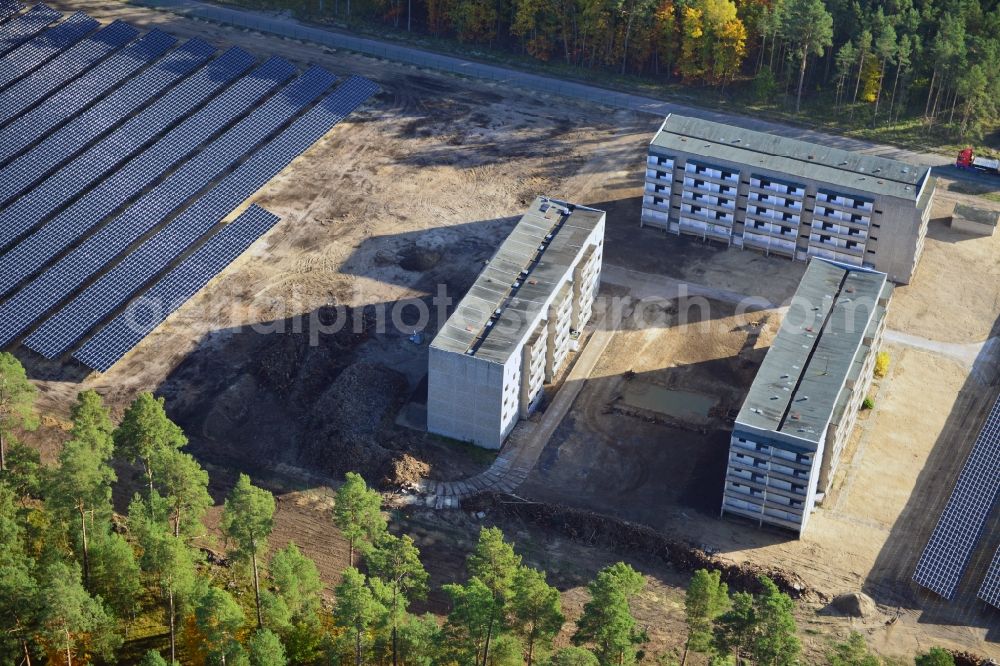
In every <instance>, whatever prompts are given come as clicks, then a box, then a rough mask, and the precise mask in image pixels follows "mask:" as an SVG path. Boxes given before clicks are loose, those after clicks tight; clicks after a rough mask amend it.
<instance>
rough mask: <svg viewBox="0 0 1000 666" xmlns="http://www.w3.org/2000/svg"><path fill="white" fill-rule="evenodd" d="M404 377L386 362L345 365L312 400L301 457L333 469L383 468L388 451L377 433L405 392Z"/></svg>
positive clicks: (302, 441)
mask: <svg viewBox="0 0 1000 666" xmlns="http://www.w3.org/2000/svg"><path fill="white" fill-rule="evenodd" d="M406 388H407V382H406V377H404V376H403V375H402V374H400V373H398V372H396V371H395V370H392V369H391V368H387V367H385V366H383V365H375V364H371V363H355V364H353V365H350V366H348V367H347V368H345V369H344V370H343V371H342V372H341V373H340V374H339V375H338V376H337V378H336V379H334V380H333V382H331V383H330V384H329V386H328V387H327V388H326V390H324V391H323V392H322V393H320V394H319V397H318V398H317V399H316V401H315V402H314V403H313V405H312V409H311V413H310V416H309V419H308V421H307V423H306V426H305V428H304V429H303V433H302V439H301V440H300V441H301V450H300V451H299V455H300V458H301V459H302V460H303V461H308V462H309V463H310V464H316V463H319V465H320V466H322V467H323V468H324V469H326V470H328V471H329V472H333V473H339V472H343V471H347V470H370V471H375V470H378V469H381V468H382V467H383V465H385V464H386V463H387V462H388V460H389V458H390V455H391V454H390V452H389V451H387V450H386V449H385V448H383V447H382V446H381V445H380V443H379V442H378V438H377V436H378V434H379V432H380V431H381V430H382V427H383V426H384V425H385V422H386V420H387V419H389V418H391V417H392V415H393V414H394V413H395V410H396V408H397V407H398V406H399V403H400V401H401V400H402V398H403V396H404V395H405V392H406Z"/></svg>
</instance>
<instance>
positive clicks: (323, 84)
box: [0, 68, 334, 358]
mask: <svg viewBox="0 0 1000 666" xmlns="http://www.w3.org/2000/svg"><path fill="white" fill-rule="evenodd" d="M333 78H334V77H333V75H331V74H329V73H328V72H325V71H324V70H322V69H319V68H312V69H310V70H309V71H308V72H306V73H305V74H303V75H302V76H301V77H300V78H299V79H296V80H295V81H293V82H292V83H290V84H288V85H287V86H285V88H284V89H283V90H282V91H281V92H280V93H279V94H277V95H275V96H274V97H272V98H271V99H269V100H268V101H267V102H266V103H264V104H262V105H260V106H259V107H257V108H256V109H254V110H253V111H252V112H251V113H250V115H248V116H247V117H246V118H244V119H243V120H242V121H240V122H239V123H237V124H236V125H234V126H233V127H231V128H230V129H229V130H227V131H226V132H225V133H224V134H223V135H222V136H220V137H219V138H218V139H216V140H215V141H214V142H213V143H212V144H210V145H209V146H208V147H207V148H205V149H204V150H202V151H201V152H199V153H198V155H197V156H195V157H194V158H192V159H191V160H190V161H188V162H187V163H185V164H184V165H183V166H182V167H181V168H180V169H178V170H177V171H176V172H174V173H173V174H171V176H170V177H169V178H168V179H167V180H165V181H163V182H162V183H161V184H160V185H158V186H157V187H156V188H155V189H153V190H152V191H150V192H149V193H147V194H146V195H144V196H143V197H142V198H141V199H140V200H139V201H137V202H136V203H135V204H133V205H132V206H131V207H130V208H129V209H128V210H127V211H126V212H125V213H123V214H122V215H120V216H118V217H117V218H115V219H114V220H113V221H112V222H111V223H109V224H108V225H106V226H105V227H104V228H102V229H101V230H100V231H98V232H97V233H96V234H94V235H93V236H91V237H90V238H88V239H87V240H86V241H84V242H83V243H82V244H80V245H79V246H78V247H77V248H75V249H74V250H73V252H72V253H71V254H69V255H67V256H66V257H64V258H63V259H61V260H60V261H59V262H58V263H56V264H55V265H54V266H53V267H52V268H50V269H49V270H48V271H46V272H45V273H44V274H43V275H42V276H40V277H39V278H38V279H37V280H35V281H33V282H32V283H31V284H29V285H28V286H26V287H25V288H24V289H22V290H21V291H20V292H18V294H17V295H16V296H15V297H14V298H13V299H11V301H9V303H7V304H5V305H4V306H0V322H3V321H5V318H6V317H7V316H8V313H7V311H6V310H5V307H6V305H12V306H15V304H16V306H17V309H16V310H15V311H16V314H15V315H14V316H15V317H17V318H18V319H20V321H22V322H28V323H31V322H30V321H29V319H31V321H34V318H37V317H38V316H39V315H41V314H43V313H44V312H45V311H46V310H47V309H48V308H51V307H52V306H54V305H56V303H58V302H59V300H61V299H62V298H65V297H67V296H69V295H70V294H72V292H73V291H74V290H75V289H76V288H77V287H79V286H80V285H81V284H83V283H84V282H85V281H87V280H88V279H90V278H91V277H93V276H94V274H95V271H97V270H99V269H100V268H101V267H103V266H104V265H106V264H108V263H109V262H110V261H112V260H113V259H114V258H115V257H116V256H118V255H119V254H120V253H121V252H122V251H123V250H125V249H126V248H127V247H128V246H129V245H130V244H131V243H133V242H135V241H137V240H139V238H140V237H141V236H142V235H143V234H144V233H146V232H148V231H151V230H152V229H153V228H154V227H155V226H156V225H158V224H160V223H162V222H164V221H165V220H166V219H167V218H168V217H169V216H170V215H171V214H172V213H173V212H175V211H176V210H177V209H178V208H179V207H180V206H181V205H182V204H183V203H184V202H185V201H187V200H188V199H189V198H190V197H192V196H194V195H195V194H197V193H198V192H199V191H200V190H201V189H202V188H203V187H204V186H205V185H207V184H208V183H209V182H211V181H212V180H214V179H215V178H217V177H219V176H221V175H222V174H223V173H224V172H225V171H226V170H227V169H228V168H230V167H231V166H232V165H233V164H234V163H235V162H236V161H238V160H239V159H240V158H242V157H244V156H245V155H248V154H249V152H250V151H251V150H252V149H253V147H254V146H256V145H257V144H258V143H259V142H260V141H262V140H264V139H265V138H267V137H268V136H269V135H270V134H272V133H273V132H274V131H275V130H276V129H278V128H279V127H280V126H281V125H282V124H283V123H284V122H286V121H287V120H289V119H290V118H291V117H292V116H294V115H295V114H296V113H297V112H299V111H301V109H302V107H304V106H305V105H306V104H308V103H309V102H311V101H312V100H314V99H316V98H317V97H319V95H320V94H322V92H323V91H324V90H326V89H327V88H329V87H330V84H331V83H333ZM244 198H245V197H244ZM203 201H204V199H201V200H199V201H198V202H197V203H195V204H194V206H192V207H191V208H190V209H189V210H188V211H187V212H186V213H185V215H188V214H190V213H191V211H193V210H195V209H196V208H198V207H199V206H201V205H202V202H203ZM232 208H233V207H230V208H229V209H227V211H226V212H228V211H230V210H232ZM217 221H218V219H216V220H213V222H217ZM174 224H176V222H174ZM192 240H193V239H192ZM119 268H120V267H119ZM116 270H117V269H116ZM109 275H110V274H109ZM105 277H107V276H105ZM86 295H87V292H84V294H81V297H80V298H83V297H84V296H86ZM79 300H80V299H79V298H78V299H77V301H76V302H74V305H76V304H77V302H78V301H79ZM88 305H89V306H90V307H92V308H99V307H101V305H100V303H97V304H94V303H90V304H87V305H83V306H77V307H76V308H75V309H66V310H64V311H62V312H60V313H59V314H58V315H56V317H54V318H53V319H50V320H49V321H47V322H46V323H45V324H44V325H42V326H41V327H40V328H39V329H38V330H37V331H35V333H34V334H33V335H32V336H31V337H29V338H28V339H27V340H26V342H25V344H26V346H27V347H28V348H29V349H31V350H33V351H36V352H38V353H40V354H42V355H43V356H45V357H46V358H52V357H53V355H55V354H57V353H61V352H63V351H65V350H66V348H67V347H68V345H69V344H70V343H72V342H75V341H76V339H77V338H76V337H72V335H73V334H74V333H82V331H80V328H79V327H80V323H81V322H80V321H76V322H73V321H68V320H71V319H72V317H73V314H74V312H76V313H80V314H82V313H81V312H80V310H82V309H86V308H87V307H88ZM86 330H87V329H86V328H84V329H83V331H86Z"/></svg>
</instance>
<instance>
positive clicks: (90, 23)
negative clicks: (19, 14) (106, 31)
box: [0, 12, 100, 89]
mask: <svg viewBox="0 0 1000 666" xmlns="http://www.w3.org/2000/svg"><path fill="white" fill-rule="evenodd" d="M98 25H100V24H99V23H98V22H97V21H95V20H94V19H92V18H90V17H89V16H87V15H86V14H84V13H82V12H77V13H76V14H73V15H72V16H70V17H69V18H68V19H66V20H65V21H63V22H62V23H60V24H59V25H57V26H55V27H54V28H49V29H48V30H46V31H44V32H42V33H41V34H39V35H37V36H35V37H34V38H32V39H31V40H29V41H27V42H25V43H24V44H22V45H21V46H19V47H17V48H16V49H14V50H13V51H11V52H10V53H8V54H7V57H6V58H4V59H3V60H0V89H2V88H4V87H5V86H8V85H10V84H11V83H13V82H14V81H16V80H17V79H19V78H21V77H22V76H24V75H25V74H27V73H28V72H31V71H32V70H34V69H37V68H38V67H40V66H41V65H43V64H45V63H46V62H48V61H49V60H50V59H51V58H53V57H55V56H57V55H58V54H59V53H60V52H62V51H64V50H65V49H68V48H69V47H70V46H72V45H73V44H76V43H77V42H78V41H80V40H81V39H83V38H84V37H86V36H87V35H88V34H90V33H91V32H93V31H94V30H96V29H97V26H98Z"/></svg>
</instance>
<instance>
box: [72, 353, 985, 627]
mask: <svg viewBox="0 0 1000 666" xmlns="http://www.w3.org/2000/svg"><path fill="white" fill-rule="evenodd" d="M88 367H89V366H88ZM978 596H979V598H980V599H982V600H983V601H985V602H986V603H988V604H989V605H991V606H993V607H994V608H1000V548H997V550H996V552H995V553H993V561H992V562H990V568H989V570H988V571H987V572H986V578H984V579H983V584H982V586H981V587H980V588H979V595H978Z"/></svg>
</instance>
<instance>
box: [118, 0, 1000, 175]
mask: <svg viewBox="0 0 1000 666" xmlns="http://www.w3.org/2000/svg"><path fill="white" fill-rule="evenodd" d="M132 1H133V2H134V3H135V4H140V5H143V6H146V7H153V8H156V9H162V10H165V11H169V12H172V13H176V14H182V15H185V16H192V17H196V18H201V19H205V20H209V21H215V22H218V23H224V24H229V25H235V26H239V27H243V28H249V29H252V30H257V31H259V32H266V33H271V34H275V35H279V36H282V37H290V38H293V39H299V40H302V41H307V42H312V43H315V44H318V45H321V46H325V47H328V48H335V49H344V50H348V51H354V52H357V53H364V54H367V55H371V56H376V57H379V58H385V59H387V60H393V61H396V62H401V63H406V64H410V65H416V66H418V67H424V68H428V69H436V70H440V71H445V72H451V73H454V74H460V75H463V76H469V77H473V78H479V79H486V80H489V81H494V82H496V83H499V84H503V85H512V86H518V87H520V88H526V89H529V90H534V91H538V92H543V93H550V94H557V95H563V96H566V97H571V98H574V99H579V100H585V101H591V102H595V103H598V104H603V105H606V106H611V107H616V108H620V109H627V110H630V111H635V112H639V113H648V114H652V115H655V116H660V117H662V116H666V115H667V114H668V113H678V114H681V115H694V116H698V117H701V118H706V119H709V120H715V121H718V122H723V123H728V124H730V125H736V126H739V127H745V128H747V129H752V130H757V131H761V132H769V133H771V134H778V135H781V136H785V137H791V138H798V139H804V140H807V141H813V142H816V143H820V144H823V145H827V146H836V147H839V148H844V149H846V150H853V151H857V152H865V153H869V154H872V155H881V156H884V157H891V158H895V159H900V160H904V161H906V162H910V163H911V164H920V165H923V166H932V167H934V168H935V171H936V172H937V173H938V175H941V176H944V177H946V178H949V179H953V180H963V181H967V182H974V183H979V184H983V185H987V186H989V185H994V186H997V187H998V188H1000V179H997V178H995V177H992V176H987V175H985V174H980V173H976V172H970V171H962V170H959V169H956V168H955V166H954V158H952V157H950V156H944V155H939V154H935V153H930V152H916V151H911V150H905V149H902V148H895V147H892V146H885V145H877V144H872V143H868V142H866V141H861V140H859V139H852V138H849V137H844V136H837V135H832V134H826V133H824V132H818V131H814V130H809V129H805V128H801V127H793V126H790V125H782V124H780V123H774V122H770V121H767V120H761V119H759V118H752V117H749V116H744V115H739V114H734V113H725V112H721V111H713V110H709V109H704V108H698V107H693V106H686V105H684V104H677V103H674V102H665V101H663V100H658V99H653V98H650V97H644V96H642V95H633V94H630V93H625V92H617V91H613V90H608V89H606V88H601V87H599V86H592V85H588V84H586V83H579V82H575V81H564V80H560V79H556V78H553V77H549V76H543V75H540V74H531V73H529V72H523V71H519V70H514V69H509V68H506V67H500V66H497V65H488V64H485V63H479V62H472V61H469V60H465V59H462V58H457V57H454V56H449V55H443V54H439V53H433V52H430V51H425V50H423V49H419V48H415V47H412V46H406V45H403V44H393V43H389V42H383V41H379V40H377V39H370V38H367V37H359V36H357V35H354V34H350V33H345V32H339V31H336V30H332V29H327V28H319V27H314V26H309V25H304V24H302V23H299V22H298V21H296V20H294V19H292V18H288V17H286V16H275V15H271V14H262V13H258V12H252V11H249V10H243V9H235V8H232V7H221V6H216V5H212V4H208V3H204V2H198V1H197V0H132Z"/></svg>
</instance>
